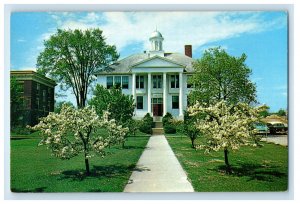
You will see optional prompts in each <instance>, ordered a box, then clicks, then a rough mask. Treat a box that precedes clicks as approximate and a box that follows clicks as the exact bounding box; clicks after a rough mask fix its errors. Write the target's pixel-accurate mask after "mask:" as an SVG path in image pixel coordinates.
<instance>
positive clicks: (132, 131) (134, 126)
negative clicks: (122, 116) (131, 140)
mask: <svg viewBox="0 0 300 204" xmlns="http://www.w3.org/2000/svg"><path fill="white" fill-rule="evenodd" d="M140 125H141V122H140V121H137V120H134V119H129V120H127V121H126V123H124V126H125V127H128V129H129V132H128V134H129V135H131V136H135V135H136V131H137V130H138V129H139V128H140Z"/></svg>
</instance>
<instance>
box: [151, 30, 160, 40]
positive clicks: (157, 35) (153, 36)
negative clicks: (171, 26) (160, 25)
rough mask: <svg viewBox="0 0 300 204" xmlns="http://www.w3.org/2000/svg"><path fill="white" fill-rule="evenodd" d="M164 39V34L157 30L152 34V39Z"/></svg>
mask: <svg viewBox="0 0 300 204" xmlns="http://www.w3.org/2000/svg"><path fill="white" fill-rule="evenodd" d="M162 37H163V36H162V34H161V33H160V32H159V31H157V30H156V31H154V32H153V33H152V34H151V36H150V39H151V38H162Z"/></svg>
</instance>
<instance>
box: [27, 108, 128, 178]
mask: <svg viewBox="0 0 300 204" xmlns="http://www.w3.org/2000/svg"><path fill="white" fill-rule="evenodd" d="M108 118H109V113H108V112H104V113H103V117H102V118H99V116H98V115H97V113H96V111H95V110H94V108H90V107H85V108H81V109H75V108H73V107H71V106H67V105H63V107H62V109H61V112H60V113H49V115H48V116H47V117H44V118H41V120H40V122H39V124H37V125H36V126H34V127H32V129H33V130H39V131H40V132H41V134H42V136H43V139H42V140H41V141H40V143H39V145H46V146H47V148H48V149H50V150H51V151H52V154H53V155H54V156H56V157H58V158H61V159H70V158H72V157H75V156H77V155H79V154H80V153H83V155H84V160H85V167H86V175H89V174H90V167H89V158H90V157H92V156H94V155H93V154H92V152H95V153H97V154H99V155H101V156H104V155H105V148H106V147H107V146H110V145H113V144H116V143H121V142H122V141H123V140H124V136H125V134H126V133H127V132H128V128H123V127H122V126H118V125H116V122H115V120H113V119H112V120H109V119H108ZM99 128H105V129H107V131H108V134H107V135H106V136H104V135H102V134H99V133H97V129H99Z"/></svg>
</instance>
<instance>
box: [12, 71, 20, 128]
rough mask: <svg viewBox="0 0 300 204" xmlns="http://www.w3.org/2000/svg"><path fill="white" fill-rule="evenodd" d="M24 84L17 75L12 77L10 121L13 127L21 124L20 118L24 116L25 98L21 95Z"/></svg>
mask: <svg viewBox="0 0 300 204" xmlns="http://www.w3.org/2000/svg"><path fill="white" fill-rule="evenodd" d="M21 92H22V86H21V84H19V83H18V81H17V80H16V78H15V77H13V76H12V77H11V78H10V122H11V127H14V126H17V125H21V124H20V123H21V121H20V120H19V118H20V116H22V111H23V110H22V108H23V98H22V95H21Z"/></svg>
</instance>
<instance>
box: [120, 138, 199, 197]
mask: <svg viewBox="0 0 300 204" xmlns="http://www.w3.org/2000/svg"><path fill="white" fill-rule="evenodd" d="M124 192H194V189H193V187H192V185H191V183H190V182H189V181H188V179H187V175H186V173H185V172H184V170H183V169H182V167H181V165H180V163H179V162H178V160H177V158H176V157H175V155H174V153H173V151H172V149H171V147H170V146H169V144H168V142H167V139H166V138H165V136H164V135H160V136H151V137H150V139H149V142H148V144H147V146H146V149H145V150H144V152H143V154H142V156H141V158H140V159H139V161H138V163H137V166H136V169H135V170H134V171H133V173H132V175H131V177H130V179H129V181H128V184H127V185H126V187H125V189H124Z"/></svg>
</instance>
